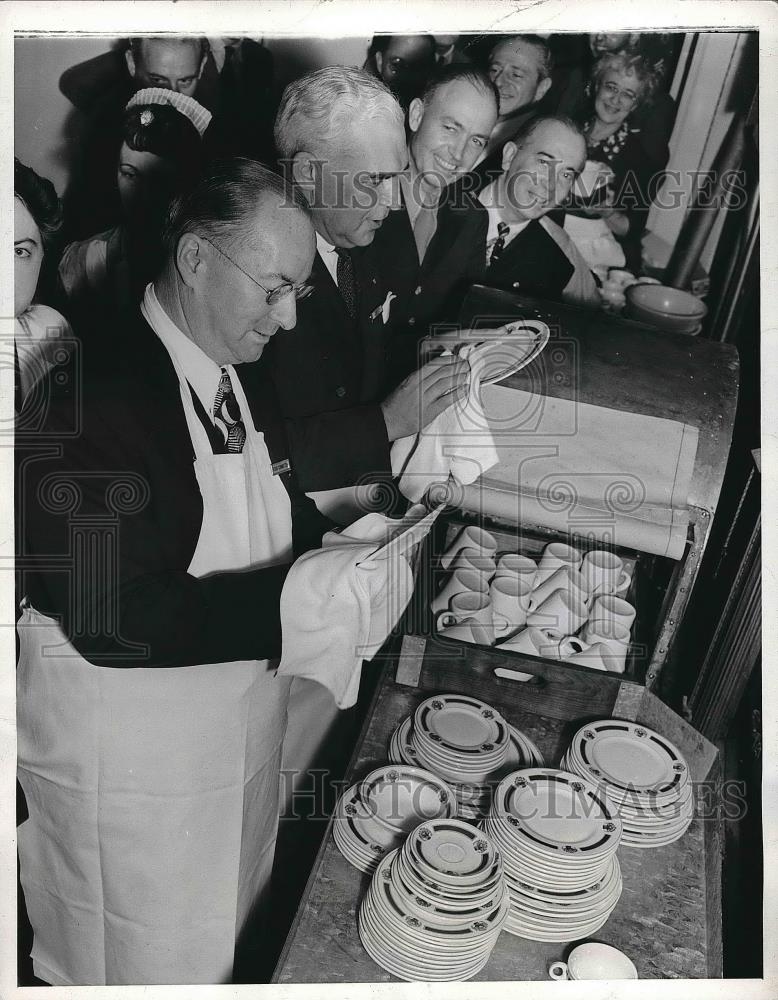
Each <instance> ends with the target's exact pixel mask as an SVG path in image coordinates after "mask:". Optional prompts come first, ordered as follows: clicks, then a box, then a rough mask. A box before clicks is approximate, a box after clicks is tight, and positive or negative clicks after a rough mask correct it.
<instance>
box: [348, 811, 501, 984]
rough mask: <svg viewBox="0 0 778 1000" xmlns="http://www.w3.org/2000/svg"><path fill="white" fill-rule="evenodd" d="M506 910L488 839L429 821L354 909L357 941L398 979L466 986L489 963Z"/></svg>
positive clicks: (389, 860) (457, 825)
mask: <svg viewBox="0 0 778 1000" xmlns="http://www.w3.org/2000/svg"><path fill="white" fill-rule="evenodd" d="M508 906H509V898H508V894H507V891H506V888H505V882H504V880H503V874H502V862H501V859H500V855H499V852H498V851H497V850H496V849H495V846H494V844H492V843H491V842H490V841H489V839H488V837H486V836H484V834H483V833H482V832H481V831H480V830H476V829H475V828H474V827H472V826H470V825H469V824H467V823H463V822H461V821H459V820H432V821H430V822H428V823H424V824H423V825H421V826H419V827H417V829H416V830H414V831H413V832H412V833H411V834H410V835H409V836H408V838H407V839H406V841H405V843H404V844H403V845H402V847H401V848H400V849H399V850H396V851H392V852H391V853H390V854H387V855H386V857H385V858H383V860H382V861H381V863H380V864H379V866H378V870H377V871H376V873H375V875H374V876H373V880H372V882H371V884H370V888H369V889H368V891H367V894H366V895H365V898H364V899H363V900H362V904H361V906H360V908H359V919H358V926H359V936H360V939H361V941H362V944H363V945H364V947H365V950H366V951H367V953H368V954H369V955H370V957H371V958H372V959H373V960H374V961H375V962H377V963H378V964H379V965H380V966H381V967H382V968H384V969H386V970H387V972H390V973H391V974H392V975H394V976H397V977H398V978H399V979H404V980H406V981H408V982H413V981H417V980H422V981H427V982H429V981H438V982H452V981H455V980H465V979H469V978H470V977H471V976H474V975H475V974H476V973H477V972H480V970H481V969H482V968H483V967H484V965H486V963H487V961H488V960H489V956H490V954H491V952H492V948H493V947H494V944H495V942H496V940H497V937H498V935H499V933H500V930H501V929H502V927H503V925H504V923H505V920H506V917H507V915H508Z"/></svg>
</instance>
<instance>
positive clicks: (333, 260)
mask: <svg viewBox="0 0 778 1000" xmlns="http://www.w3.org/2000/svg"><path fill="white" fill-rule="evenodd" d="M316 250H317V252H318V254H319V256H320V257H321V259H322V260H323V261H324V266H325V267H326V268H327V270H328V271H329V272H330V274H331V275H332V280H333V281H334V282H335V285H336V286H337V284H338V255H337V254H336V253H335V247H334V246H333V245H332V244H331V243H328V242H327V241H326V240H325V239H324V237H323V236H319V234H318V233H317V234H316Z"/></svg>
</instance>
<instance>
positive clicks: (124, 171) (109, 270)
mask: <svg viewBox="0 0 778 1000" xmlns="http://www.w3.org/2000/svg"><path fill="white" fill-rule="evenodd" d="M210 120H211V114H210V112H209V111H207V110H206V109H205V108H204V107H202V105H200V104H198V103H197V101H195V100H194V99H193V98H191V97H186V96H185V95H184V94H179V93H176V92H175V91H171V90H163V89H162V88H160V87H150V88H146V89H144V90H139V91H138V92H137V93H136V94H135V95H134V96H133V98H132V100H131V101H130V102H129V104H128V105H127V107H126V109H125V112H124V120H123V126H122V143H121V147H120V149H119V150H117V153H118V156H117V168H116V184H117V188H118V192H119V198H120V201H121V210H122V221H121V222H120V224H119V225H118V226H115V227H114V228H112V229H109V230H106V231H105V232H102V233H97V234H96V235H94V236H92V237H90V238H89V239H86V240H81V241H79V242H77V243H71V244H70V245H69V246H68V247H67V248H66V250H65V252H64V254H63V256H62V260H61V262H60V266H59V281H60V285H61V287H62V290H63V291H64V293H65V295H66V296H67V299H68V303H69V313H70V315H71V317H72V320H73V324H74V327H75V328H76V330H77V331H78V332H79V334H81V335H82V336H84V337H87V338H88V336H89V331H90V330H98V329H99V330H101V331H102V330H103V328H104V325H105V323H106V321H110V319H111V318H112V317H113V316H115V315H116V314H117V312H120V311H121V310H123V309H126V308H127V307H128V306H134V305H136V304H137V303H138V302H139V301H140V298H141V296H142V294H143V289H144V288H145V286H146V284H147V283H148V281H149V280H150V279H151V277H152V275H153V274H154V271H155V268H156V265H157V263H158V258H159V253H160V242H159V234H160V230H161V226H162V223H163V221H164V218H165V214H166V212H167V209H168V206H169V204H170V202H171V201H172V199H173V198H174V197H175V196H176V195H177V194H178V193H179V192H181V191H182V190H185V189H186V187H187V186H188V185H189V184H190V183H191V182H192V181H193V180H194V179H195V178H196V177H197V176H198V174H199V171H200V168H201V164H202V136H203V133H204V132H205V130H206V128H207V127H208V125H209V123H210Z"/></svg>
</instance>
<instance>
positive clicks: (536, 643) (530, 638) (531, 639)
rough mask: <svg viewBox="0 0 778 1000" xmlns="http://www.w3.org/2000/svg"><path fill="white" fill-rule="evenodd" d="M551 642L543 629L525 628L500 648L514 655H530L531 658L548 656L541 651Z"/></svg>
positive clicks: (506, 640) (501, 644)
mask: <svg viewBox="0 0 778 1000" xmlns="http://www.w3.org/2000/svg"><path fill="white" fill-rule="evenodd" d="M551 642H553V640H550V639H549V637H548V636H547V635H546V633H545V632H544V631H543V630H542V629H539V628H525V629H522V631H521V632H517V633H516V635H512V636H510V637H509V638H508V639H505V640H504V641H502V642H500V644H499V647H498V648H499V649H510V650H511V651H512V652H514V653H528V654H529V655H530V656H546V655H547V654H546V653H545V652H541V650H542V649H546V648H547V647H548V646H549V645H550V644H551Z"/></svg>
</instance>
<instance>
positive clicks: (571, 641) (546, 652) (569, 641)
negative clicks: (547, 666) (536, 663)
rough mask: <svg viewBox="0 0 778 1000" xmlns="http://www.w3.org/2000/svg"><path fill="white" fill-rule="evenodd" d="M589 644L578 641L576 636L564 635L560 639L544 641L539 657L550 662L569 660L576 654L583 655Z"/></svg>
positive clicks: (581, 640)
mask: <svg viewBox="0 0 778 1000" xmlns="http://www.w3.org/2000/svg"><path fill="white" fill-rule="evenodd" d="M588 646H589V644H588V643H587V642H584V641H583V639H579V638H578V636H577V635H564V636H562V638H561V639H550V638H547V639H546V645H545V646H541V654H540V655H541V656H546V657H548V658H549V659H550V660H569V659H570V658H571V657H573V656H575V655H576V654H579V653H581V654H582V653H583V652H584V651H585V650H586V649H588Z"/></svg>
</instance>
